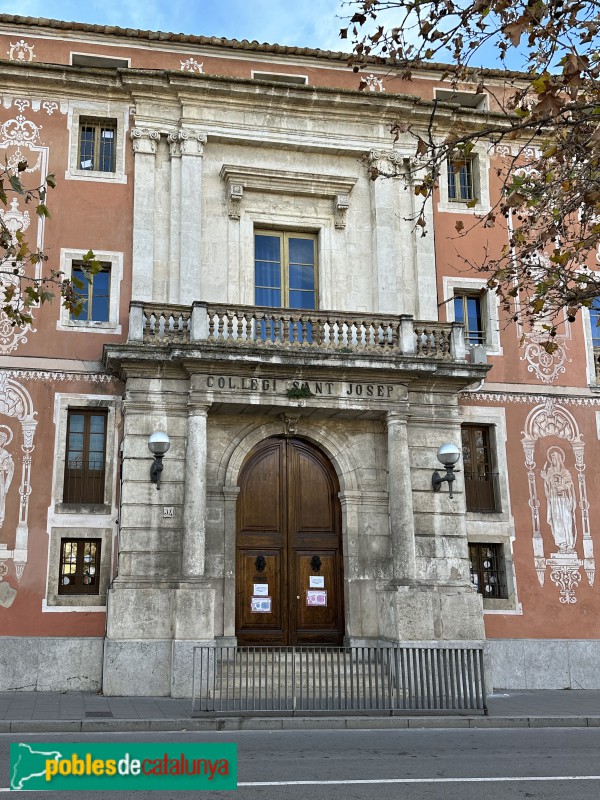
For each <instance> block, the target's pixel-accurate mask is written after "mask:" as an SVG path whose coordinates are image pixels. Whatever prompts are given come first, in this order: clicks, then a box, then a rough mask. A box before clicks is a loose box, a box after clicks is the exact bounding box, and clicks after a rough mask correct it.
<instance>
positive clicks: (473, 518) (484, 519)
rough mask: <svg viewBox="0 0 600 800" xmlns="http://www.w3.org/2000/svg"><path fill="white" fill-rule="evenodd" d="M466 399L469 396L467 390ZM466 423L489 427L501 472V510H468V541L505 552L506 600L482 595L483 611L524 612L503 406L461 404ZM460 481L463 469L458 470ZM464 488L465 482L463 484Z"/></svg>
mask: <svg viewBox="0 0 600 800" xmlns="http://www.w3.org/2000/svg"><path fill="white" fill-rule="evenodd" d="M464 399H468V392H465V394H464ZM461 414H462V419H461V423H462V424H463V425H480V426H486V427H487V428H488V429H489V433H490V449H491V450H492V457H493V459H494V464H495V467H496V470H497V472H498V492H499V498H498V506H499V508H500V509H501V510H500V511H492V512H490V511H485V512H479V511H465V516H466V527H467V540H468V541H469V542H470V543H473V544H501V545H502V546H503V554H504V572H505V576H506V588H507V593H508V598H507V599H500V598H492V599H486V598H483V610H484V613H486V614H522V613H523V610H522V607H521V603H520V602H519V600H518V594H517V582H516V576H515V567H514V557H513V542H514V540H515V524H514V519H513V515H512V511H511V505H510V490H509V484H508V459H507V454H506V442H507V427H506V412H505V409H504V408H499V407H492V406H486V407H483V406H468V405H463V406H461ZM459 475H460V480H461V483H462V482H463V478H462V472H459ZM462 488H463V491H464V485H463V487H462Z"/></svg>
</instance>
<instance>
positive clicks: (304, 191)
mask: <svg viewBox="0 0 600 800" xmlns="http://www.w3.org/2000/svg"><path fill="white" fill-rule="evenodd" d="M221 178H222V179H223V180H225V181H228V182H229V183H235V184H239V185H240V186H243V188H244V189H251V190H254V191H259V192H260V191H265V192H271V193H275V194H295V195H297V194H300V195H313V196H315V197H334V196H335V195H338V194H349V193H350V192H351V191H352V188H353V187H354V184H355V183H356V181H357V180H358V179H357V178H356V177H352V176H344V175H323V174H320V175H319V174H316V173H314V172H310V173H309V172H291V171H288V170H274V169H265V168H262V167H244V166H237V165H233V164H223V166H222V167H221Z"/></svg>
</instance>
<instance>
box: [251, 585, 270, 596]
mask: <svg viewBox="0 0 600 800" xmlns="http://www.w3.org/2000/svg"><path fill="white" fill-rule="evenodd" d="M252 594H253V595H254V596H255V597H267V596H268V594H269V584H268V583H255V584H254V591H253V592H252Z"/></svg>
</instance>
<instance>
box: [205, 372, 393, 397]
mask: <svg viewBox="0 0 600 800" xmlns="http://www.w3.org/2000/svg"><path fill="white" fill-rule="evenodd" d="M202 383H203V384H204V386H205V388H206V389H208V390H209V391H211V392H214V391H215V390H216V391H223V392H236V393H245V392H250V393H252V394H256V393H258V394H262V395H270V396H273V395H279V396H282V397H286V396H287V397H292V398H293V397H296V398H298V399H300V398H311V397H314V398H318V397H328V398H338V399H340V400H341V399H346V400H366V401H369V400H378V401H381V400H384V401H385V400H388V401H393V400H397V399H400V394H399V392H400V387H398V386H395V385H394V384H389V383H375V382H373V383H366V382H365V383H356V382H355V381H352V382H350V381H324V380H303V379H290V378H247V377H240V376H237V375H235V376H234V375H207V376H205V377H203V378H202V379H201V382H200V385H202Z"/></svg>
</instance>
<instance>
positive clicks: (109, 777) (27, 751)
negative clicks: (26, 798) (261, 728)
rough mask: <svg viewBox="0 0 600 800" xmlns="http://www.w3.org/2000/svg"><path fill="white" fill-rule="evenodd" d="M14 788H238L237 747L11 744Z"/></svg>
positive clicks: (22, 789)
mask: <svg viewBox="0 0 600 800" xmlns="http://www.w3.org/2000/svg"><path fill="white" fill-rule="evenodd" d="M10 788H11V789H13V790H16V791H36V792H39V791H44V790H45V789H46V790H50V791H65V790H69V789H75V790H77V791H80V792H81V791H94V790H95V791H99V790H108V791H125V790H129V791H131V790H136V789H139V790H145V791H148V790H154V791H159V792H164V791H182V790H183V791H185V790H186V789H187V790H190V791H200V790H202V789H209V790H211V791H213V792H214V791H219V790H229V789H237V745H236V744H231V743H226V744H204V743H201V742H198V743H196V744H173V743H172V742H165V743H164V744H160V743H156V742H151V743H149V744H118V743H114V742H111V743H110V744H98V743H96V742H90V743H88V744H82V743H79V742H65V743H63V742H53V743H51V744H40V743H36V744H23V743H22V742H19V743H14V742H13V743H11V745H10Z"/></svg>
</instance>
